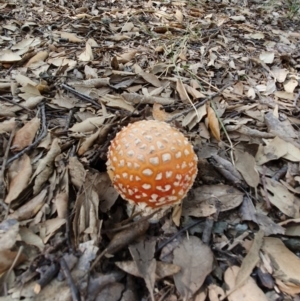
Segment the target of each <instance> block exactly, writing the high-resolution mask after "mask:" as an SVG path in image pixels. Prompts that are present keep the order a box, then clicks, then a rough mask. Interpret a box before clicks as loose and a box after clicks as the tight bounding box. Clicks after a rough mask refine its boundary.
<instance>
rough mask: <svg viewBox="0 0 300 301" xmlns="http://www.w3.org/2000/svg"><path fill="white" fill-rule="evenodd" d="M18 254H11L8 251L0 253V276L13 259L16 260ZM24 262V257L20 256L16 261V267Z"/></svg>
mask: <svg viewBox="0 0 300 301" xmlns="http://www.w3.org/2000/svg"><path fill="white" fill-rule="evenodd" d="M17 255H18V252H13V251H9V250H2V251H0V275H2V274H3V273H4V272H5V271H7V270H8V269H9V268H10V267H11V265H12V264H13V262H14V261H15V259H16V258H17ZM25 260H26V257H25V255H23V254H20V256H19V257H18V259H17V261H16V265H15V266H18V265H19V264H20V263H22V262H23V261H25Z"/></svg>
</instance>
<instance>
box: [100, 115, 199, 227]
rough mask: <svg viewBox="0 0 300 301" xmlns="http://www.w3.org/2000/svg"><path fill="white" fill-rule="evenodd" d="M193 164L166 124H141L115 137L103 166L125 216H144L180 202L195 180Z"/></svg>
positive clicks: (177, 134)
mask: <svg viewBox="0 0 300 301" xmlns="http://www.w3.org/2000/svg"><path fill="white" fill-rule="evenodd" d="M197 161H198V160H197V156H196V154H195V152H194V150H193V147H192V145H191V144H190V143H189V141H188V140H187V138H185V137H184V135H183V134H182V133H181V132H179V131H178V130H177V129H175V128H173V127H171V126H170V125H169V124H168V123H166V122H162V121H157V120H143V121H138V122H135V123H131V124H129V125H128V126H127V127H124V128H122V130H121V131H120V132H118V133H117V135H116V137H115V138H114V139H113V140H112V141H111V144H110V146H109V149H108V160H107V163H106V165H107V171H108V174H109V177H110V179H111V181H112V183H113V186H114V187H115V189H116V190H117V191H118V192H119V193H120V195H121V196H122V198H123V199H125V200H127V201H128V206H127V212H128V214H129V215H130V214H132V213H133V212H140V213H141V215H142V216H144V215H148V214H151V213H152V212H153V210H156V209H158V208H161V209H162V212H165V211H166V210H167V209H169V208H170V207H173V206H174V205H176V204H179V203H180V202H181V201H182V199H183V198H184V197H185V196H186V194H187V192H188V191H189V189H190V188H191V186H192V185H193V183H194V180H195V178H196V175H197ZM160 216H161V214H160V215H159V216H156V217H155V216H154V218H152V221H155V220H157V219H158V218H159V217H160Z"/></svg>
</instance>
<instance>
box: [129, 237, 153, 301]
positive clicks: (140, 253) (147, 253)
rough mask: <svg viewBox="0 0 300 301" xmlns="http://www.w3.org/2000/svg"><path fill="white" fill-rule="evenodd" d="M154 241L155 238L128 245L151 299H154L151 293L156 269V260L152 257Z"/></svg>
mask: <svg viewBox="0 0 300 301" xmlns="http://www.w3.org/2000/svg"><path fill="white" fill-rule="evenodd" d="M155 243H156V242H155V240H153V241H141V242H138V243H136V244H134V245H131V246H129V251H130V253H131V256H132V258H133V260H134V262H135V264H136V266H137V269H138V271H139V274H140V275H141V276H142V278H144V280H145V282H146V286H147V288H148V291H149V293H150V296H151V299H152V301H154V300H155V298H154V294H153V290H154V284H155V270H156V260H155V258H154V253H155Z"/></svg>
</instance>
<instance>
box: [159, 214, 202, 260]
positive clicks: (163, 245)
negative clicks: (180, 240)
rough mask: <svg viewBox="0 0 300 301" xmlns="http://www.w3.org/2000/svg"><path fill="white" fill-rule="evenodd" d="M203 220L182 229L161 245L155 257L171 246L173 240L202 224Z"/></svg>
mask: <svg viewBox="0 0 300 301" xmlns="http://www.w3.org/2000/svg"><path fill="white" fill-rule="evenodd" d="M202 221H203V220H201V219H199V220H198V221H196V222H194V223H192V224H190V225H188V226H186V227H184V228H182V229H180V230H179V231H178V232H177V233H175V234H174V235H173V236H171V237H170V238H169V239H168V240H166V241H165V242H164V243H163V244H161V245H160V246H159V247H158V248H157V249H156V251H155V256H156V255H157V254H158V253H159V252H160V251H161V250H162V249H163V248H164V247H165V246H166V245H167V244H169V243H170V242H171V241H172V240H174V239H175V238H176V237H177V236H178V235H179V234H180V233H182V232H185V231H187V230H189V229H191V228H193V227H195V226H196V225H198V224H200V223H201V222H202Z"/></svg>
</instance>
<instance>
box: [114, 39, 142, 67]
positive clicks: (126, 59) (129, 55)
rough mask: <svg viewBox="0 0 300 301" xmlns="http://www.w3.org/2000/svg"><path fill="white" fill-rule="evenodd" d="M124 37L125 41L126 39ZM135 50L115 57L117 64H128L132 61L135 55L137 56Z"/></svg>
mask: <svg viewBox="0 0 300 301" xmlns="http://www.w3.org/2000/svg"><path fill="white" fill-rule="evenodd" d="M127 38H128V37H126V38H125V39H127ZM137 52H138V51H137V50H131V51H129V52H126V53H123V54H121V55H119V56H118V57H117V59H118V62H119V63H128V62H130V61H131V60H132V59H134V57H135V55H136V54H137Z"/></svg>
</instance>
